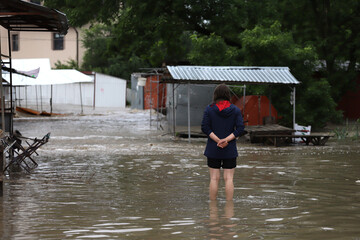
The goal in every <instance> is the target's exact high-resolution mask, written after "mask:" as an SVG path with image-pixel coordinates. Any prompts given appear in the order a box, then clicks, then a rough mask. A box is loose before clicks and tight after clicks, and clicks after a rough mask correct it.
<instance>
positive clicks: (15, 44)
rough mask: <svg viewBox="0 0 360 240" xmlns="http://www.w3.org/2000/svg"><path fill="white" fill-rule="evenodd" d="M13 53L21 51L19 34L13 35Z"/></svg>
mask: <svg viewBox="0 0 360 240" xmlns="http://www.w3.org/2000/svg"><path fill="white" fill-rule="evenodd" d="M11 51H13V52H15V51H19V34H12V35H11Z"/></svg>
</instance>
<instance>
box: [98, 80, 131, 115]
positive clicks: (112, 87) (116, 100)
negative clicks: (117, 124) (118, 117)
mask: <svg viewBox="0 0 360 240" xmlns="http://www.w3.org/2000/svg"><path fill="white" fill-rule="evenodd" d="M95 78H96V79H95V85H96V91H95V106H96V107H121V108H125V106H126V80H124V79H121V78H116V77H113V76H109V75H105V74H101V73H96V76H95Z"/></svg>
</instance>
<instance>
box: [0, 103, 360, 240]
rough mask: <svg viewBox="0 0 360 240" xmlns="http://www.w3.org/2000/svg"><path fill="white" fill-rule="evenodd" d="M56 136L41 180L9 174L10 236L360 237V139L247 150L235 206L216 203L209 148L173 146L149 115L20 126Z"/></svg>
mask: <svg viewBox="0 0 360 240" xmlns="http://www.w3.org/2000/svg"><path fill="white" fill-rule="evenodd" d="M15 129H18V130H20V132H21V133H22V134H23V135H24V136H27V137H42V136H43V135H45V134H46V133H47V132H51V138H50V141H49V143H47V144H46V145H44V146H43V147H41V149H39V150H38V153H39V156H35V157H34V158H35V159H36V161H37V162H38V163H39V166H38V167H37V168H36V169H35V170H34V171H33V172H32V173H31V174H27V175H24V174H23V175H21V176H8V177H7V178H6V181H5V183H4V196H3V197H0V238H1V239H6V240H7V239H16V240H18V239H166V240H168V239H360V225H359V224H360V146H359V142H352V141H348V142H341V141H335V140H332V141H329V142H328V143H327V145H326V146H323V147H314V146H288V147H280V148H275V147H272V146H262V145H252V144H249V143H246V142H245V143H239V144H238V147H239V158H238V166H237V169H236V171H235V179H234V184H235V188H236V189H235V194H234V195H235V196H234V201H232V202H227V201H225V196H224V190H223V182H222V183H221V188H220V191H219V197H218V201H214V202H210V201H208V180H209V176H208V169H207V167H206V163H205V158H204V157H203V154H202V153H203V149H204V146H205V140H204V139H194V140H193V141H192V143H188V141H187V140H181V139H177V140H173V139H172V137H171V136H169V135H163V133H161V132H158V131H157V130H156V127H152V128H150V124H149V112H143V111H131V110H129V109H127V110H124V111H122V112H114V113H111V114H105V115H90V116H69V117H58V118H36V119H35V118H29V119H17V120H16V121H15Z"/></svg>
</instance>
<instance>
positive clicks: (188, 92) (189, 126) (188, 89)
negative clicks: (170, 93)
mask: <svg viewBox="0 0 360 240" xmlns="http://www.w3.org/2000/svg"><path fill="white" fill-rule="evenodd" d="M187 94H188V139H189V143H190V142H191V124H190V82H188V86H187Z"/></svg>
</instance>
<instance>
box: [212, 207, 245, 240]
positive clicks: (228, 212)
mask: <svg viewBox="0 0 360 240" xmlns="http://www.w3.org/2000/svg"><path fill="white" fill-rule="evenodd" d="M209 209H210V213H209V238H208V239H211V240H215V239H233V238H237V237H238V235H237V234H236V232H235V231H234V230H233V229H232V228H233V227H235V226H236V223H234V222H233V221H232V220H231V218H232V217H233V216H234V202H233V201H226V203H225V206H224V212H223V214H221V213H219V209H218V201H216V200H214V201H210V202H209Z"/></svg>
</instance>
